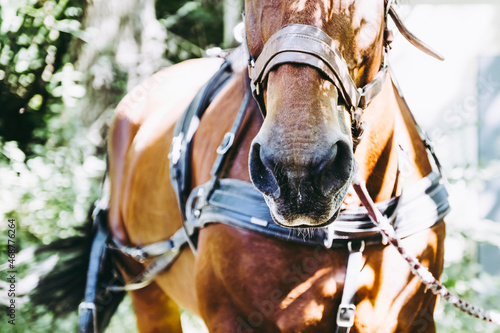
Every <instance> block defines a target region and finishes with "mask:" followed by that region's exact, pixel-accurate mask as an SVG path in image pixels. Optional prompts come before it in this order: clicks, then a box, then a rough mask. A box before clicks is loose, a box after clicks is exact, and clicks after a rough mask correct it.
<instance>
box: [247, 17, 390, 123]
mask: <svg viewBox="0 0 500 333" xmlns="http://www.w3.org/2000/svg"><path fill="white" fill-rule="evenodd" d="M384 57H385V52H384ZM287 63H293V64H304V65H308V66H311V67H313V68H316V69H317V70H318V71H320V72H321V73H322V74H324V75H325V76H326V77H327V78H328V79H329V80H330V81H331V82H332V83H333V84H334V85H335V86H336V87H337V88H338V89H339V91H340V95H341V96H342V98H343V99H344V101H345V103H346V105H347V107H348V110H349V111H351V109H355V108H363V109H364V108H366V107H367V106H368V104H369V103H370V102H371V101H372V100H373V98H375V96H376V95H377V94H378V93H379V92H380V91H381V90H382V86H383V84H384V82H385V75H386V71H387V67H386V66H385V61H384V65H383V66H382V68H381V69H380V71H379V73H378V75H377V76H376V77H375V78H374V80H372V81H371V82H370V83H368V84H367V85H366V86H365V87H363V88H359V89H358V88H357V87H356V84H355V83H354V81H353V79H352V78H351V76H350V74H349V68H348V67H347V64H346V61H345V60H344V58H343V56H342V54H341V53H340V51H339V49H338V48H337V46H336V44H335V42H334V40H333V39H332V38H331V37H330V36H328V34H326V33H325V32H324V31H322V30H321V29H318V28H316V27H314V26H310V25H303V24H291V25H287V26H285V27H284V28H282V29H280V30H278V31H277V32H276V33H274V34H273V35H272V36H271V37H270V38H269V40H268V41H267V42H266V44H265V45H264V49H263V50H262V52H261V54H260V55H259V57H258V58H257V59H256V60H255V61H250V65H249V75H250V78H251V86H252V92H253V94H254V96H255V98H256V100H257V101H258V102H259V106H260V107H261V110H262V112H263V113H264V114H265V105H264V102H263V99H262V90H263V86H264V85H265V82H266V80H267V76H268V75H269V72H270V71H271V70H273V69H274V68H276V67H277V66H279V65H282V64H287ZM352 111H354V110H352Z"/></svg>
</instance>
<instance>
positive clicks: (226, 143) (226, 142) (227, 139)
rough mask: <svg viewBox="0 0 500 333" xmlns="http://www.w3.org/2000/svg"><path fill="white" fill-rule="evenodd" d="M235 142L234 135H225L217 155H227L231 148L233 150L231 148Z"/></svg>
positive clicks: (229, 133)
mask: <svg viewBox="0 0 500 333" xmlns="http://www.w3.org/2000/svg"><path fill="white" fill-rule="evenodd" d="M233 142H234V133H231V132H227V133H226V134H225V135H224V139H222V143H221V144H220V146H219V147H218V148H217V154H219V155H224V154H225V153H227V151H228V150H229V148H231V146H232V145H233Z"/></svg>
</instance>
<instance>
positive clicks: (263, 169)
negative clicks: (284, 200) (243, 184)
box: [249, 141, 280, 199]
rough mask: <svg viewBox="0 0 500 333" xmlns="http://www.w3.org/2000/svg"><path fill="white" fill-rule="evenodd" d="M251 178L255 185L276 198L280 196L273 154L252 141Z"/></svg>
mask: <svg viewBox="0 0 500 333" xmlns="http://www.w3.org/2000/svg"><path fill="white" fill-rule="evenodd" d="M249 169H250V179H251V180H252V183H253V184H254V186H255V187H256V188H257V189H258V190H259V191H260V192H262V193H264V194H265V195H268V196H270V197H272V198H274V199H276V198H278V197H279V196H280V187H279V185H278V180H277V179H276V164H275V161H274V159H273V158H272V156H271V154H269V153H266V152H265V151H264V149H263V147H262V146H261V145H260V143H258V142H255V141H254V142H253V143H252V148H251V150H250V158H249Z"/></svg>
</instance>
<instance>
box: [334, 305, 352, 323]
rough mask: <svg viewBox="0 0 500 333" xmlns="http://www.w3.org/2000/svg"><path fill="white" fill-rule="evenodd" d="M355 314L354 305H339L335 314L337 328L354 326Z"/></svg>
mask: <svg viewBox="0 0 500 333" xmlns="http://www.w3.org/2000/svg"><path fill="white" fill-rule="evenodd" d="M355 313H356V305H354V304H340V306H339V311H338V312H337V326H339V327H352V326H353V325H354V314H355Z"/></svg>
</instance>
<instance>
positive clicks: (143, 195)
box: [109, 0, 445, 333]
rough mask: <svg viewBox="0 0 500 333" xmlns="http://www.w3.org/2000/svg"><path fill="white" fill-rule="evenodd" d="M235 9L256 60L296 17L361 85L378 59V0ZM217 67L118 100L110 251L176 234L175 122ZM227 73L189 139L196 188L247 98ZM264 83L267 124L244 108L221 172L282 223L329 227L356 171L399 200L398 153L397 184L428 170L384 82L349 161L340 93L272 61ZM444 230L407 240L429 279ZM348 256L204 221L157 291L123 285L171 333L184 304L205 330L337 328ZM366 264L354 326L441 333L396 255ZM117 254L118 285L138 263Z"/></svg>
mask: <svg viewBox="0 0 500 333" xmlns="http://www.w3.org/2000/svg"><path fill="white" fill-rule="evenodd" d="M245 8H246V9H245V21H246V22H245V24H246V38H247V42H248V49H249V52H250V54H251V56H252V57H253V58H255V59H257V58H258V57H259V56H260V55H261V53H262V52H263V49H264V45H265V44H266V42H267V41H268V40H269V39H270V38H271V36H272V35H273V34H274V33H276V32H277V31H279V30H280V29H282V28H283V27H285V26H288V25H290V24H302V25H308V26H312V27H315V28H318V29H321V30H322V31H323V32H324V33H326V34H327V35H328V36H329V37H330V38H331V39H332V40H333V41H334V44H335V45H336V47H337V48H338V50H340V53H341V54H342V56H343V58H344V59H345V63H346V64H347V68H348V72H349V75H350V76H351V77H352V79H353V81H354V84H355V85H356V86H357V87H362V86H365V85H366V84H368V83H369V82H371V81H372V80H374V78H375V77H376V75H377V73H378V72H379V70H380V68H381V67H382V65H383V64H382V62H383V59H384V57H383V52H384V47H385V43H386V38H385V37H386V32H385V24H386V23H385V18H386V10H387V8H386V4H385V3H384V1H382V0H379V1H374V0H356V1H355V0H338V1H337V0H336V1H333V0H332V1H326V0H309V1H301V0H294V1H283V0H269V1H257V0H246V3H245ZM221 63H222V60H221V59H200V60H191V61H187V62H184V63H181V64H179V65H176V66H173V67H170V68H168V69H165V70H164V71H162V72H160V73H158V74H156V76H155V77H154V78H152V79H150V80H148V81H147V82H145V83H144V84H143V85H141V86H140V87H138V88H136V89H135V90H134V91H132V92H131V93H130V94H129V95H128V96H127V97H126V98H125V99H124V100H123V101H122V103H121V104H120V105H119V106H118V109H117V112H116V117H115V119H114V122H113V126H112V129H111V132H110V135H109V154H110V155H109V158H110V180H111V198H110V211H109V226H110V229H111V232H112V235H113V237H114V238H116V239H117V240H119V241H120V242H122V243H124V244H128V245H131V246H144V245H148V244H152V243H155V242H158V241H162V240H166V239H169V238H170V237H171V236H172V235H173V234H174V233H175V232H176V231H177V230H179V228H181V226H182V225H181V214H180V211H179V207H178V204H177V200H176V194H175V192H174V189H173V188H172V186H171V184H170V180H169V179H170V174H169V173H170V170H169V160H168V157H167V152H168V151H169V149H170V146H171V144H172V138H173V132H174V126H175V123H176V121H177V119H179V117H180V116H181V114H182V112H183V111H184V110H185V109H186V107H187V106H188V104H189V103H190V101H191V99H192V98H193V97H194V95H195V94H196V92H197V91H198V89H199V88H200V87H201V86H202V85H203V84H204V83H205V82H206V81H207V80H208V79H209V78H210V77H211V76H212V75H213V74H214V73H215V72H216V71H217V70H218V68H219V67H220V65H221ZM235 71H236V72H237V75H236V76H235V77H234V78H232V79H231V80H230V82H229V83H228V84H227V85H226V86H225V87H224V88H223V89H222V91H221V92H220V93H219V94H218V95H217V96H216V97H215V99H214V100H213V101H212V102H211V104H210V106H209V107H208V109H207V111H206V112H205V114H204V116H203V118H202V119H201V122H200V125H199V128H198V130H197V132H196V134H195V136H194V145H193V152H192V156H193V161H192V180H191V183H192V184H191V185H192V187H195V186H198V185H200V184H203V183H205V182H207V181H209V180H210V178H211V174H210V169H211V167H212V165H213V163H214V161H215V159H216V156H217V153H216V149H217V147H218V146H219V144H220V143H221V141H222V139H223V137H224V134H225V133H226V132H228V131H229V130H230V128H231V125H232V122H233V120H234V118H235V114H236V111H237V110H238V108H239V106H240V104H241V101H242V100H243V98H244V95H245V92H246V91H247V90H248V89H249V85H248V73H247V71H246V69H245V70H243V69H240V70H235ZM259 89H261V91H259V92H258V93H259V94H260V95H259V96H260V98H261V100H260V101H259V103H260V104H261V106H262V107H263V108H264V110H263V111H264V113H265V118H263V117H262V115H261V112H260V111H259V107H258V103H256V102H255V101H254V100H252V101H250V102H249V103H248V105H247V113H246V115H245V117H244V119H243V123H242V125H241V128H242V130H240V131H239V132H238V135H237V138H236V141H235V144H234V145H233V149H232V153H231V156H230V159H231V163H230V165H231V167H230V169H229V170H226V171H227V172H226V174H225V177H228V178H234V179H240V180H243V181H247V182H250V181H251V180H253V183H254V185H255V187H256V188H257V189H258V190H260V191H261V192H262V193H263V195H264V196H265V198H266V201H267V203H268V205H269V207H270V211H271V214H272V216H273V218H274V219H275V221H276V222H277V223H279V224H280V225H283V226H286V227H290V228H296V227H300V228H314V227H320V226H324V225H327V224H330V223H335V222H334V220H335V218H336V216H337V215H338V212H339V210H340V209H341V208H346V209H351V208H353V207H357V206H359V201H358V199H357V198H355V197H354V196H353V195H352V194H351V192H350V191H349V187H350V182H351V179H352V177H353V174H354V172H355V170H357V172H358V174H359V175H360V176H361V178H362V179H364V180H365V181H366V183H367V185H368V189H369V192H370V195H371V196H372V198H373V199H374V201H376V202H379V201H384V200H388V199H390V198H391V197H393V196H395V195H398V194H399V193H400V192H401V186H402V184H400V179H401V177H399V176H398V150H399V146H404V147H406V149H405V151H406V154H407V156H408V161H409V162H408V163H409V166H410V168H411V170H412V172H410V173H408V174H407V176H406V178H405V188H406V187H408V188H411V186H412V185H413V184H415V183H417V182H418V181H419V180H420V179H421V178H423V177H425V176H426V175H428V174H429V173H430V172H431V171H432V170H431V165H430V163H429V160H428V158H427V153H426V149H425V147H424V144H423V143H422V140H421V139H420V136H419V134H418V132H417V130H416V127H415V123H414V121H413V118H412V116H411V114H410V112H409V110H408V108H407V106H406V104H405V102H404V100H403V99H402V98H401V97H400V95H399V93H398V91H397V89H396V88H395V86H394V85H393V83H392V80H391V78H390V77H389V76H387V78H386V79H385V82H384V85H383V88H382V90H381V92H380V93H379V94H378V95H377V97H376V98H375V99H373V101H372V102H371V103H370V105H369V106H368V107H367V108H366V110H365V112H364V113H363V116H362V119H361V120H362V121H363V122H364V123H366V124H367V127H366V129H365V132H364V136H363V139H362V140H361V142H360V144H359V145H358V147H357V149H356V152H355V154H354V153H353V140H352V135H353V133H351V128H352V126H351V118H352V115H351V114H349V112H347V111H348V108H339V107H338V105H340V104H346V103H347V99H348V98H347V97H348V96H346V95H345V94H343V92H342V91H341V90H342V89H341V88H340V87H339V86H338V85H337V84H335V82H332V80H330V79H329V77H328V76H327V75H325V74H324V73H322V72H321V71H320V70H318V68H316V67H314V66H309V65H307V64H304V63H293V62H288V63H282V64H278V65H276V66H274V67H272V68H271V69H270V71H269V73H268V74H267V76H266V79H265V82H264V84H262V85H261V86H260V88H259ZM396 127H397V128H398V130H397V135H396V132H395V128H396ZM249 166H250V168H249ZM249 169H250V170H249ZM304 233H305V234H306V235H307V231H304ZM304 237H306V236H304ZM444 237H445V226H444V223H438V224H436V225H435V226H433V227H432V228H428V229H425V230H423V231H420V232H418V233H416V234H413V235H411V236H409V237H406V238H405V239H404V240H403V243H404V244H405V246H406V247H407V250H408V251H409V252H410V253H411V254H413V255H414V256H416V257H417V258H419V259H420V261H421V262H422V263H423V264H424V265H426V266H427V267H429V269H430V271H431V272H432V273H433V274H434V275H436V276H439V275H440V273H441V270H442V266H443V240H444ZM347 256H348V251H347V248H338V249H331V250H326V249H324V248H320V247H307V246H303V245H299V244H293V243H288V242H285V241H281V240H276V239H273V238H269V237H267V236H264V235H261V234H259V233H255V232H251V231H247V230H243V229H239V228H234V227H231V226H228V225H225V224H217V223H214V224H211V225H209V226H207V227H206V228H203V229H202V230H201V231H200V233H199V236H198V241H197V255H196V256H195V255H193V253H192V252H191V251H190V250H189V248H188V247H184V248H183V250H182V253H181V255H180V257H179V258H178V259H177V260H176V261H175V263H174V264H173V265H172V266H171V267H170V268H169V269H168V270H167V271H166V272H164V273H163V274H161V275H160V276H158V277H157V278H156V279H155V280H154V282H153V283H151V284H150V285H148V286H147V287H145V288H143V289H140V290H136V291H131V292H130V295H131V297H132V302H133V306H134V310H135V313H136V316H137V322H138V326H139V330H140V331H141V332H181V325H180V316H179V307H178V306H181V307H183V308H186V309H188V310H189V311H191V312H192V313H194V314H197V315H199V316H200V317H201V318H202V319H203V320H204V321H205V323H206V325H207V327H208V329H209V330H210V332H223V333H227V332H333V331H334V330H335V327H336V326H337V324H336V320H335V319H336V316H337V309H338V307H339V304H340V300H341V295H342V290H343V288H344V277H345V270H346V262H347ZM362 260H363V265H362V270H361V272H360V274H359V277H358V285H359V286H358V288H357V292H356V305H357V308H356V316H355V321H354V326H353V328H352V331H353V332H434V331H435V327H434V319H433V311H434V306H435V303H436V297H435V296H434V295H432V294H431V293H426V292H425V290H424V286H423V285H422V283H421V282H420V280H418V279H417V278H416V277H414V276H413V275H412V273H411V272H410V269H409V267H408V265H407V263H406V262H405V261H404V260H402V259H401V257H400V256H399V254H398V252H397V251H396V250H395V249H393V248H391V247H389V246H385V245H382V244H380V245H373V246H367V248H366V249H365V251H364V252H363V259H362ZM119 261H120V266H121V270H122V272H123V274H124V276H126V277H127V278H128V279H132V278H133V277H135V276H136V275H137V274H139V273H140V272H141V271H142V270H143V268H144V267H143V265H142V264H138V263H136V262H134V261H132V260H130V259H129V258H127V257H125V256H121V257H120V260H119Z"/></svg>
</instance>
